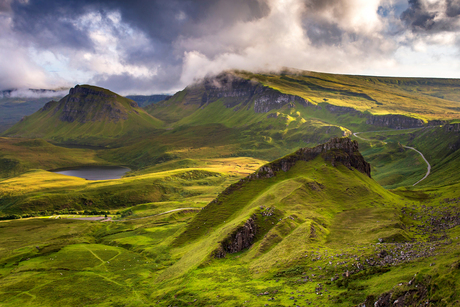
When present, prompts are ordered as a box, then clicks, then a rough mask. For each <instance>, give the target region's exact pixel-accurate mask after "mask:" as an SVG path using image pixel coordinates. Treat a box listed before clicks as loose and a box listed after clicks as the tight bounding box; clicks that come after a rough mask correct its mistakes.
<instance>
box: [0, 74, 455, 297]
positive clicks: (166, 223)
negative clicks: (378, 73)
mask: <svg viewBox="0 0 460 307" xmlns="http://www.w3.org/2000/svg"><path fill="white" fill-rule="evenodd" d="M233 74H235V75H237V76H240V77H243V78H244V79H245V80H252V82H255V83H257V86H262V85H263V86H267V87H269V88H270V89H271V90H274V91H275V92H270V93H271V94H273V93H276V94H279V93H281V94H283V95H297V96H299V97H302V98H304V99H306V101H308V103H304V104H302V103H297V102H295V103H288V104H285V105H283V106H281V107H279V108H275V109H271V110H269V111H268V112H264V113H257V112H255V109H256V108H255V106H256V102H257V101H260V99H261V97H262V96H257V95H254V96H251V99H249V100H247V101H244V102H241V101H243V100H244V99H243V98H244V97H243V98H241V101H240V100H238V99H240V98H238V99H236V98H234V97H233V96H228V97H227V96H225V95H221V96H216V97H217V98H216V99H215V100H213V101H212V102H210V103H208V102H209V101H208V100H207V98H208V96H207V94H206V93H207V92H206V88H205V86H204V85H203V84H199V83H198V84H196V85H193V86H190V87H187V88H186V89H184V90H183V91H181V92H178V93H176V94H175V95H174V96H172V97H171V98H170V99H167V100H164V101H160V102H157V103H155V104H152V105H150V106H147V107H145V108H144V109H141V108H138V107H137V106H136V105H135V104H134V103H133V102H132V101H131V100H129V99H127V98H123V97H121V96H118V95H116V94H115V93H112V92H110V91H107V90H104V89H100V88H96V87H92V86H86V85H85V86H82V88H83V89H84V90H85V91H89V94H87V95H86V94H85V93H86V92H85V91H82V92H80V93H77V94H75V96H66V97H67V98H69V97H70V98H72V99H73V98H75V99H77V98H78V99H83V100H85V99H86V100H85V101H86V102H87V103H88V102H91V103H94V105H95V106H94V107H92V108H91V112H89V113H87V114H86V113H85V114H86V115H85V116H87V117H85V118H84V119H83V120H82V119H81V118H80V119H79V120H74V121H67V122H66V121H63V120H61V119H60V118H62V117H65V116H67V115H66V114H65V112H64V109H59V107H58V106H59V104H60V103H61V102H62V103H64V102H66V101H67V100H66V99H67V98H66V97H64V98H63V100H61V101H60V102H51V103H50V104H49V105H47V106H45V107H44V108H42V109H41V110H40V111H38V112H36V113H35V114H33V115H31V116H28V117H27V118H25V119H24V120H23V121H21V122H19V123H18V124H17V125H15V126H13V127H12V128H10V129H9V130H8V131H6V132H5V133H4V134H3V137H1V138H0V305H1V306H18V305H22V306H363V305H360V304H364V305H365V306H374V304H375V302H377V301H379V300H384V299H385V300H387V303H388V304H390V305H391V304H394V302H395V301H398V302H399V304H400V305H398V306H403V305H404V306H421V305H424V304H426V302H429V303H428V305H429V306H457V305H458V304H459V301H460V297H459V294H458V293H460V282H459V281H460V263H459V258H458V257H459V255H460V247H459V246H460V230H459V228H458V227H457V226H458V225H459V224H460V219H459V216H460V212H459V209H458V204H459V202H460V195H459V193H458V190H459V188H460V175H459V172H458V166H459V163H460V162H459V161H460V160H459V159H460V157H459V155H460V153H459V152H460V151H459V149H460V141H458V140H459V136H458V133H459V132H458V131H456V130H458V129H457V128H455V126H453V125H451V126H449V123H455V122H456V121H458V117H459V114H458V107H457V105H458V101H459V98H460V97H459V96H458V93H457V91H456V88H457V87H458V80H450V79H413V78H383V77H365V76H345V75H331V74H321V73H314V72H299V71H285V72H283V73H282V74H268V73H267V74H252V73H248V72H233ZM243 83H244V82H243ZM244 84H246V83H244ZM82 88H80V90H82ZM256 89H260V88H258V87H257V88H256ZM254 92H256V91H254ZM98 93H99V94H98ZM205 94H206V95H205ZM85 95H86V96H85ZM104 95H105V96H107V97H111V98H110V99H109V102H110V103H108V102H107V101H106V100H105V99H103V98H101V97H105V96H104ZM267 95H268V94H267ZM273 95H275V94H273ZM229 97H230V98H229ZM238 97H240V96H238ZM70 98H69V100H68V101H71V99H70ZM205 98H206V99H205ZM262 98H263V97H262ZM258 99H259V100H258ZM106 103H107V105H105V106H104V104H106ZM338 107H347V108H349V109H340V108H338ZM53 110H57V111H55V112H53ZM104 110H105V111H107V110H112V111H113V110H118V111H114V112H115V113H113V112H112V113H110V112H105V111H104ZM77 113H78V112H77ZM114 114H123V116H124V117H123V116H122V117H123V118H122V117H120V118H118V115H116V116H115V115H114ZM389 114H390V115H395V114H396V115H405V116H408V117H412V118H416V119H421V120H422V123H423V126H419V127H415V128H411V129H400V130H396V129H390V128H389V127H380V126H373V125H371V124H370V123H369V122H368V119H369V118H370V116H372V115H389ZM115 119H116V120H115ZM433 120H437V121H436V122H431V123H430V121H433ZM50 123H52V124H50ZM356 132H359V134H358V135H357V136H354V135H353V133H356ZM332 137H350V138H351V139H353V140H356V141H358V142H359V151H360V153H361V154H362V156H363V157H364V159H365V160H366V161H367V162H369V163H370V165H371V176H370V177H369V176H367V175H366V174H364V173H361V172H360V171H358V170H357V169H356V168H354V167H346V166H345V165H344V164H343V163H342V162H343V161H345V162H346V161H347V160H346V158H347V157H348V156H347V155H348V153H346V152H344V151H341V150H339V149H334V150H332V151H330V152H329V154H330V155H331V154H332V155H334V157H335V158H337V162H335V163H334V164H332V163H331V160H330V159H329V160H328V159H325V158H324V157H328V156H327V155H318V156H317V157H316V158H314V159H311V160H309V161H308V162H306V161H297V162H295V164H294V165H289V170H288V171H279V172H277V173H276V174H275V175H274V176H265V177H267V178H265V177H264V176H261V177H260V178H257V179H254V177H251V174H254V172H256V171H257V170H259V168H261V167H263V166H267V165H268V166H270V165H273V164H267V163H269V161H274V160H275V161H278V162H279V161H285V162H286V163H288V164H289V161H291V160H290V159H291V158H292V157H293V155H292V154H291V153H293V152H295V151H296V150H298V149H299V148H302V147H313V146H316V145H318V144H321V143H325V142H327V141H328V140H329V139H330V138H332ZM407 146H410V147H414V148H416V149H417V150H419V151H420V152H422V153H423V155H424V156H425V157H426V159H427V160H428V161H429V163H430V165H431V167H432V168H431V173H430V175H429V176H428V177H427V178H426V179H425V180H423V181H421V182H419V183H418V184H417V185H415V186H414V184H415V183H417V182H418V181H419V180H420V179H421V178H422V177H423V176H424V175H425V173H426V171H427V164H426V163H425V161H424V160H423V159H422V157H421V156H420V154H418V153H417V152H415V151H414V150H411V149H409V148H407ZM358 156H359V157H360V155H358ZM329 157H330V156H329ZM277 159H278V160H277ZM280 159H281V160H280ZM283 159H284V160H283ZM356 159H358V160H359V158H356ZM340 161H342V162H340ZM355 162H356V161H355ZM358 162H359V161H358ZM361 162H362V161H361ZM90 165H122V166H127V167H129V168H130V169H131V171H130V172H128V173H127V174H125V176H124V177H122V178H120V179H116V180H98V181H89V180H85V179H81V178H77V177H70V176H65V175H60V174H57V173H54V172H52V171H53V170H56V169H60V168H77V167H79V166H90ZM264 174H265V173H264ZM265 175H266V174H265ZM248 176H249V177H248ZM268 177H269V178H268ZM251 178H252V179H251ZM251 223H252V224H251ZM248 225H250V226H251V225H253V226H254V228H255V229H256V231H255V232H252V233H251V234H252V235H253V237H251V240H252V241H251V242H250V244H249V247H246V248H243V249H241V250H239V251H238V252H235V253H233V252H230V251H229V250H226V248H227V247H226V246H229V245H230V244H237V243H238V240H239V239H238V236H240V237H239V238H240V240H246V239H241V236H243V235H242V234H244V231H246V230H247V229H248V227H250V226H248ZM251 227H252V226H251ZM245 229H246V230H245ZM235 242H236V243H235ZM401 302H403V303H401ZM381 304H382V305H381V306H384V303H382V302H381ZM401 304H403V305H401Z"/></svg>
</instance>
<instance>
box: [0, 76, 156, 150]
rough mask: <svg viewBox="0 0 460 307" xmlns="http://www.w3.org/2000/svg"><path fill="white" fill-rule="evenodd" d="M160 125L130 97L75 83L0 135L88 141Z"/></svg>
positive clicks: (64, 140)
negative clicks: (75, 84) (62, 93)
mask: <svg viewBox="0 0 460 307" xmlns="http://www.w3.org/2000/svg"><path fill="white" fill-rule="evenodd" d="M161 124H162V123H161V121H159V120H158V119H155V118H153V117H152V116H150V115H148V114H147V113H146V112H145V111H144V110H143V109H141V108H139V106H138V105H137V103H136V102H134V101H132V100H130V99H127V98H124V97H121V96H119V95H117V94H115V93H113V92H111V91H108V90H105V89H103V88H98V87H94V86H89V85H82V86H79V85H77V86H76V87H74V88H72V89H70V91H69V94H68V95H67V96H65V97H64V98H62V99H61V100H60V101H50V102H48V103H47V104H46V105H45V106H44V107H42V108H41V109H40V110H39V111H37V112H36V113H34V114H32V115H31V116H27V117H25V118H23V119H22V120H21V121H20V122H19V123H17V124H16V125H15V126H13V127H12V128H11V129H9V130H8V131H6V132H5V133H4V135H5V136H10V137H29V138H32V137H41V138H45V139H51V140H53V141H56V142H62V143H89V144H91V143H95V142H96V141H97V140H98V141H101V140H104V139H112V138H117V137H120V136H122V135H126V134H129V133H134V132H141V131H145V130H148V129H155V128H158V127H160V126H161Z"/></svg>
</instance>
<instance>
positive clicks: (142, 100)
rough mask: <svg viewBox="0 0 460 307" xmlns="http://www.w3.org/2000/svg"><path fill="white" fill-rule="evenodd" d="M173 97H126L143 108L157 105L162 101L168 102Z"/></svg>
mask: <svg viewBox="0 0 460 307" xmlns="http://www.w3.org/2000/svg"><path fill="white" fill-rule="evenodd" d="M171 97H172V96H171V95H150V96H146V95H130V96H126V98H128V99H131V100H133V101H135V102H137V104H138V105H139V106H140V107H142V108H143V107H145V106H147V105H149V104H152V103H157V102H159V101H162V100H168V99H169V98H171Z"/></svg>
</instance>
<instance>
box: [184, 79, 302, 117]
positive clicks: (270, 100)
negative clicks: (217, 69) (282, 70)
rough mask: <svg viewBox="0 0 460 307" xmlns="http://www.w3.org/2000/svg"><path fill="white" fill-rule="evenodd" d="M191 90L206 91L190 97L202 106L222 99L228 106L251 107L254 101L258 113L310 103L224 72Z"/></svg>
mask: <svg viewBox="0 0 460 307" xmlns="http://www.w3.org/2000/svg"><path fill="white" fill-rule="evenodd" d="M190 90H191V91H192V92H194V91H195V92H196V94H198V93H199V92H200V91H204V93H203V94H202V95H201V99H197V98H195V99H190V100H189V101H188V103H200V106H205V105H207V104H209V103H212V102H214V101H216V100H218V99H222V100H223V103H224V105H225V106H226V107H227V108H233V107H236V106H238V108H237V109H240V108H244V107H247V108H248V109H249V108H250V106H251V102H254V112H256V113H267V112H270V111H271V110H275V109H280V108H281V107H283V106H285V105H289V106H291V107H294V106H295V104H296V103H298V104H301V105H304V106H306V105H309V104H310V103H309V102H308V101H306V100H305V99H303V98H301V97H298V96H294V95H287V94H283V93H280V92H279V91H276V90H274V89H271V88H269V87H266V86H263V85H262V84H260V83H258V82H254V81H251V80H246V79H243V78H240V77H237V76H235V75H233V74H230V73H222V74H220V75H218V76H216V77H213V78H207V79H205V80H204V81H203V84H202V86H197V87H194V88H191V89H190ZM195 96H196V95H195ZM237 109H236V110H237Z"/></svg>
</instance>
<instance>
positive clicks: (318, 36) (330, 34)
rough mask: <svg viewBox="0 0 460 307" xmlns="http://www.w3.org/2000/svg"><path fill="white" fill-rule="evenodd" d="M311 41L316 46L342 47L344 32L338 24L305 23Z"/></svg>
mask: <svg viewBox="0 0 460 307" xmlns="http://www.w3.org/2000/svg"><path fill="white" fill-rule="evenodd" d="M303 25H304V27H305V29H306V33H307V36H308V38H309V39H310V41H311V42H312V44H313V45H315V46H323V45H340V43H341V42H342V36H343V34H344V31H343V30H341V29H340V28H339V27H338V25H337V24H334V23H329V22H324V21H323V22H321V21H317V22H306V21H304V23H303Z"/></svg>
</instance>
